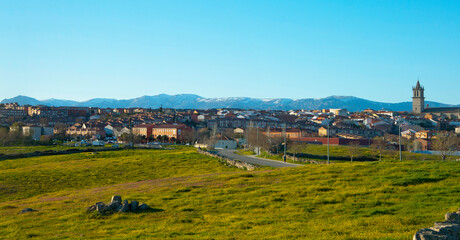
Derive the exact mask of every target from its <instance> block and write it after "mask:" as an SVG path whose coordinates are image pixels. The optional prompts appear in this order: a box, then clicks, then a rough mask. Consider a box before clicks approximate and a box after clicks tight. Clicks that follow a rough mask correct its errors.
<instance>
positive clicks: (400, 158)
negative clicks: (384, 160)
mask: <svg viewBox="0 0 460 240" xmlns="http://www.w3.org/2000/svg"><path fill="white" fill-rule="evenodd" d="M398 135H399V161H400V162H401V161H402V154H401V123H399V131H398Z"/></svg>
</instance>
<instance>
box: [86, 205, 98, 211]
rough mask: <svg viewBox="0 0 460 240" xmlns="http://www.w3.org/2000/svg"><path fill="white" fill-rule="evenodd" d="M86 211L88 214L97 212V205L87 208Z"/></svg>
mask: <svg viewBox="0 0 460 240" xmlns="http://www.w3.org/2000/svg"><path fill="white" fill-rule="evenodd" d="M86 211H87V212H93V211H96V205H91V206H89V207H87V208H86Z"/></svg>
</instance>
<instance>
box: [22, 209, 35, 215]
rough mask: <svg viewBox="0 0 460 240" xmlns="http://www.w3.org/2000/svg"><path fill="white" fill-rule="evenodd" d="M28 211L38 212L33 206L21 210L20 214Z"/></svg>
mask: <svg viewBox="0 0 460 240" xmlns="http://www.w3.org/2000/svg"><path fill="white" fill-rule="evenodd" d="M28 212H37V210H34V209H32V208H24V209H22V210H21V211H20V212H19V214H23V213H28Z"/></svg>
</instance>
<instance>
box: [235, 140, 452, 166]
mask: <svg viewBox="0 0 460 240" xmlns="http://www.w3.org/2000/svg"><path fill="white" fill-rule="evenodd" d="M349 148H350V147H349V146H329V156H330V158H331V162H345V161H351V158H350V152H349ZM356 151H357V152H356V153H355V154H354V158H355V160H354V161H356V158H357V157H365V158H368V159H373V160H374V161H377V160H379V159H380V157H379V154H378V152H376V151H375V150H374V149H372V148H370V147H358V148H357V150H356ZM293 152H294V151H293V150H292V149H289V148H288V153H293ZM295 152H296V153H297V154H298V153H306V154H309V155H310V156H308V157H307V159H312V160H317V161H318V160H319V161H326V160H327V146H326V145H315V144H303V145H298V146H297V149H296V151H295ZM238 153H239V154H244V155H254V154H255V152H253V151H250V150H239V151H238ZM261 157H263V158H269V159H273V160H279V161H283V152H282V151H280V152H279V153H278V154H268V153H267V152H266V151H262V152H261ZM297 157H298V156H297ZM381 157H382V159H381V160H382V161H399V152H398V151H395V150H385V151H383V152H382V156H381ZM334 158H344V159H341V160H335V159H334ZM458 158H459V157H458V156H447V158H446V159H447V160H456V159H458ZM402 159H403V160H420V161H425V160H433V161H437V160H441V156H439V155H430V154H420V153H412V152H408V151H402ZM288 162H291V163H301V164H302V163H303V162H296V161H292V160H289V159H288Z"/></svg>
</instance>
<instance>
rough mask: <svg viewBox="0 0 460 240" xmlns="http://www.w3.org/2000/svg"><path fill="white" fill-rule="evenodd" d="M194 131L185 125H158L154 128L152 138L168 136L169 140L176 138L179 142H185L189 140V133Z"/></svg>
mask: <svg viewBox="0 0 460 240" xmlns="http://www.w3.org/2000/svg"><path fill="white" fill-rule="evenodd" d="M191 131H192V129H191V128H190V127H189V126H187V125H185V124H176V123H173V124H163V125H156V126H154V127H153V128H152V134H151V135H152V136H153V137H155V138H156V137H158V136H165V135H166V136H168V138H170V139H171V138H175V139H177V140H183V139H185V138H187V137H188V136H187V135H188V133H190V132H191Z"/></svg>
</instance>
